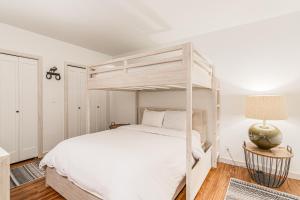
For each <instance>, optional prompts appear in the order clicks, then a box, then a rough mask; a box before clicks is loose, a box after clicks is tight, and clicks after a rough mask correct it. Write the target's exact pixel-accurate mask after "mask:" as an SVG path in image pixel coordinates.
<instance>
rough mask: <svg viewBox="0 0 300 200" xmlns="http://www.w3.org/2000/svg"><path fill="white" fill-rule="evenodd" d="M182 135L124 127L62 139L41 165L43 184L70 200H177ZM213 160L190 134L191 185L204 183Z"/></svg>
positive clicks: (180, 186)
mask: <svg viewBox="0 0 300 200" xmlns="http://www.w3.org/2000/svg"><path fill="white" fill-rule="evenodd" d="M201 114H202V113H201ZM195 117H196V116H195ZM198 119H199V117H198ZM201 123H203V122H201ZM197 127H199V124H198V126H197ZM185 135H186V134H185V132H184V131H178V130H171V129H166V128H157V127H151V126H146V125H129V126H123V127H120V128H117V129H113V130H107V131H102V132H99V133H94V134H87V135H83V136H79V137H75V138H71V139H68V140H65V141H63V142H61V143H60V144H58V145H57V146H56V147H55V148H54V149H53V150H51V151H50V152H49V153H48V154H47V155H46V156H45V157H44V159H43V160H42V161H41V164H40V166H41V167H46V184H47V185H48V186H50V187H52V188H53V189H54V190H56V191H57V192H58V193H60V194H61V195H62V196H63V197H64V198H66V199H68V200H82V199H84V200H100V199H102V200H106V199H110V200H118V199H130V200H135V199H145V200H148V199H149V200H150V199H156V200H167V199H170V200H171V199H176V197H177V196H178V194H179V193H180V192H181V191H182V189H183V188H184V186H185V170H186V162H185V161H186V157H185V156H186V155H185V153H186V146H185V144H186V143H185V142H186V140H185ZM203 146H206V147H207V148H205V149H203ZM211 155H212V154H211V146H208V145H207V144H203V143H201V136H200V133H199V132H197V131H196V130H195V131H193V160H194V162H193V163H194V164H193V169H192V172H193V173H194V175H195V176H193V177H197V179H195V180H191V181H193V182H195V185H199V184H200V185H201V184H202V183H203V181H204V180H205V178H206V176H207V174H208V172H209V170H210V168H211V166H212V165H211ZM197 190H198V188H197ZM195 192H197V191H195Z"/></svg>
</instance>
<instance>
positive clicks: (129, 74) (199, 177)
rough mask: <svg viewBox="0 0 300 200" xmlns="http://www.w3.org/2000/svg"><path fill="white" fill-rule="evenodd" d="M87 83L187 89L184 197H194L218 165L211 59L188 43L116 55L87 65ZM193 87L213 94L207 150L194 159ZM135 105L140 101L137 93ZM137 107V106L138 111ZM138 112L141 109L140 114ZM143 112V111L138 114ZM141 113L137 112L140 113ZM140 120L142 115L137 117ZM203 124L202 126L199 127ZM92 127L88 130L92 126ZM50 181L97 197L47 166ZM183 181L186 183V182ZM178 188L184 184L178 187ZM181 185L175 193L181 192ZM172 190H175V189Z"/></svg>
mask: <svg viewBox="0 0 300 200" xmlns="http://www.w3.org/2000/svg"><path fill="white" fill-rule="evenodd" d="M87 76H88V78H87V80H88V84H87V89H88V90H92V89H98V90H121V91H122V90H125V91H127V90H128V91H137V93H138V92H139V91H153V90H159V91H160V90H172V89H183V90H185V91H186V106H185V109H184V110H186V113H187V116H186V134H187V135H186V178H185V180H184V182H185V187H186V199H187V200H191V199H194V198H195V196H196V194H197V193H198V191H199V189H200V187H201V185H202V183H203V182H204V180H205V178H206V176H207V174H208V172H209V170H210V169H211V167H216V165H217V160H218V156H219V135H218V126H219V113H220V111H219V110H220V100H219V98H220V97H219V96H220V95H219V91H220V90H219V82H218V79H217V78H216V77H215V76H214V70H213V67H212V65H211V64H210V63H209V62H208V61H207V60H206V59H205V58H204V57H203V56H201V54H199V53H198V52H197V51H196V49H194V48H193V45H192V44H191V43H185V44H181V45H177V46H173V47H169V48H164V49H160V50H154V51H148V52H146V53H140V54H137V55H133V56H127V57H122V58H116V59H113V60H110V61H107V62H104V63H102V64H100V65H94V66H90V67H88V68H87ZM193 88H201V89H205V90H206V91H208V93H209V94H208V95H209V96H211V98H212V99H211V101H212V102H213V103H212V105H213V106H212V108H211V109H210V110H209V111H210V112H212V115H211V118H212V119H211V120H212V122H213V125H212V127H211V128H209V129H208V130H209V131H207V134H208V137H207V143H210V144H211V146H209V147H208V148H207V149H206V152H205V154H204V156H203V157H202V158H201V159H200V160H199V161H198V162H196V163H195V164H193V163H194V160H193V159H194V158H193V157H192V129H193V128H195V126H194V127H193V98H192V97H193ZM89 108H90V107H89V98H88V96H87V127H89ZM137 108H138V109H140V108H139V101H138V95H137ZM137 113H139V112H137ZM138 115H139V114H138ZM140 116H141V115H140ZM139 118H140V117H137V119H139ZM137 121H138V120H137ZM201 128H203V127H201ZM88 132H89V131H88ZM46 183H47V184H48V185H49V186H51V187H52V188H53V189H55V190H56V191H57V192H59V193H60V194H61V195H62V196H64V197H65V198H66V199H69V200H79V199H87V200H99V198H97V197H96V196H94V195H92V194H90V193H88V192H86V191H84V190H82V189H81V188H79V187H78V186H76V185H74V184H73V183H71V182H70V181H68V180H67V179H66V178H64V177H62V176H60V175H58V174H57V173H56V171H55V169H50V168H47V173H46ZM183 185H184V184H183ZM178 189H179V192H180V189H182V186H181V187H179V188H178ZM179 192H178V191H177V192H176V193H178V194H179ZM174 196H177V194H175V195H174Z"/></svg>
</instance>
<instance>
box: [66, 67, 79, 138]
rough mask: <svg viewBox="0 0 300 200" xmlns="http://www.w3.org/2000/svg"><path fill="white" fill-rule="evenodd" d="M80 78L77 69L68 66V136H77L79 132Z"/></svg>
mask: <svg viewBox="0 0 300 200" xmlns="http://www.w3.org/2000/svg"><path fill="white" fill-rule="evenodd" d="M79 86H80V80H79V76H78V69H77V68H74V67H68V137H69V138H71V137H75V136H78V135H79V133H80V123H79V122H80V114H79V103H80V99H79V97H80V95H79V94H80V92H79V90H78V87H79Z"/></svg>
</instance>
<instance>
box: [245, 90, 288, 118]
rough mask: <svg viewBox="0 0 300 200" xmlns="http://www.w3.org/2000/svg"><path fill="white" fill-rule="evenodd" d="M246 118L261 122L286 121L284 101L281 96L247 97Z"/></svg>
mask: <svg viewBox="0 0 300 200" xmlns="http://www.w3.org/2000/svg"><path fill="white" fill-rule="evenodd" d="M245 115H246V117H247V118H253V119H261V120H283V119H287V109H286V99H285V97H283V96H275V95H269V96H248V97H247V98H246V112H245Z"/></svg>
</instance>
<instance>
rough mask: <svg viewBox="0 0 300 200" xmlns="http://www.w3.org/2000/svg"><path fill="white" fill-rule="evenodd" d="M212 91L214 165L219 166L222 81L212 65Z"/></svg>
mask: <svg viewBox="0 0 300 200" xmlns="http://www.w3.org/2000/svg"><path fill="white" fill-rule="evenodd" d="M212 69H213V71H212V93H213V121H214V124H213V127H212V128H213V144H212V145H213V148H212V167H213V168H217V164H218V158H219V154H220V153H219V151H220V149H219V148H220V147H219V146H220V144H219V143H220V133H219V129H220V109H221V106H220V83H219V80H218V79H217V78H216V76H215V69H214V67H213V66H212Z"/></svg>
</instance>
